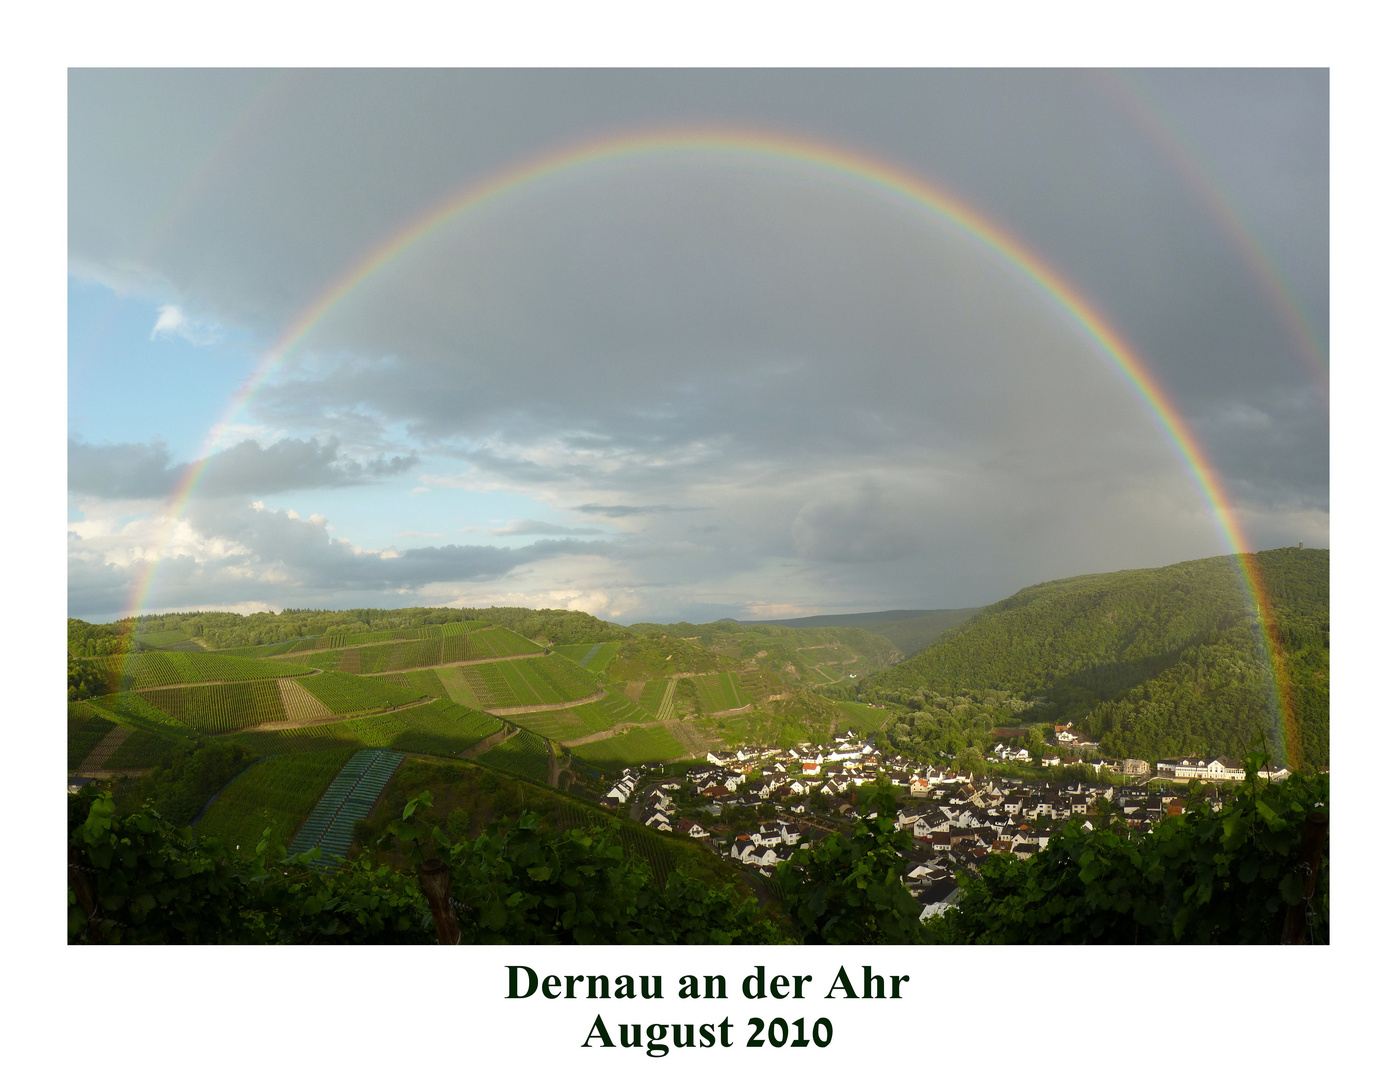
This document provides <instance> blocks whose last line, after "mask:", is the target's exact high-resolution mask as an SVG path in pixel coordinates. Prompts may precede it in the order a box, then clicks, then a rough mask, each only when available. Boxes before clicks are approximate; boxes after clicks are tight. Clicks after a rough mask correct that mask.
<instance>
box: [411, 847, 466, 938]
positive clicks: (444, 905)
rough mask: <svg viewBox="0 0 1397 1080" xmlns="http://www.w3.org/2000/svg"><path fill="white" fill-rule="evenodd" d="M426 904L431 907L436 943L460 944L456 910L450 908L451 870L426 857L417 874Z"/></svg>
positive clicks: (441, 863)
mask: <svg viewBox="0 0 1397 1080" xmlns="http://www.w3.org/2000/svg"><path fill="white" fill-rule="evenodd" d="M418 878H419V880H420V881H421V882H422V892H423V893H424V894H426V897H427V906H428V907H430V908H431V909H432V922H434V923H436V927H437V944H438V945H459V944H461V927H460V924H459V923H457V922H456V912H454V911H453V910H452V909H451V871H450V870H449V869H448V868H447V865H446V863H444V862H442V861H441V860H440V859H428V860H427V861H426V862H424V863H423V864H422V872H421V873H420V874H419V875H418Z"/></svg>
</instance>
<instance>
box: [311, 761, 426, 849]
mask: <svg viewBox="0 0 1397 1080" xmlns="http://www.w3.org/2000/svg"><path fill="white" fill-rule="evenodd" d="M402 760H403V755H402V754H398V753H394V752H393V751H392V750H361V751H359V752H358V753H356V754H354V755H353V756H352V757H350V759H349V760H348V761H347V762H345V764H344V767H343V768H342V769H341V770H340V771H339V773H338V774H337V775H336V776H335V778H334V779H333V780H331V781H330V785H329V787H327V788H326V789H325V793H324V794H323V795H321V797H320V799H319V800H318V801H317V802H316V804H315V808H314V809H313V810H311V812H310V814H309V816H307V818H306V822H305V824H304V825H302V826H301V828H300V831H299V832H297V833H296V838H295V839H294V840H293V841H292V842H291V843H290V844H289V845H287V850H288V851H289V852H290V853H292V854H296V853H298V852H303V851H310V850H312V849H313V848H319V849H320V851H321V855H320V857H319V858H317V859H316V860H315V865H318V866H327V865H331V864H333V862H334V857H335V856H340V857H341V858H342V857H343V856H345V855H347V854H348V853H349V845H350V843H351V841H352V839H353V826H354V822H356V821H358V820H360V819H362V818H366V817H368V815H369V811H370V810H371V809H372V807H373V804H374V802H375V801H376V800H377V799H378V796H379V794H380V793H382V791H383V788H384V785H385V784H387V783H388V780H389V778H390V777H392V775H393V772H394V770H395V769H397V767H398V766H399V765H400V764H402Z"/></svg>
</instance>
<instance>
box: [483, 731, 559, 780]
mask: <svg viewBox="0 0 1397 1080" xmlns="http://www.w3.org/2000/svg"><path fill="white" fill-rule="evenodd" d="M475 760H476V761H479V762H482V763H483V764H485V765H490V766H492V767H494V768H496V769H503V770H505V772H512V773H515V774H516V775H519V776H522V777H524V779H526V780H533V781H535V782H536V783H539V784H546V783H548V744H547V743H546V742H544V741H543V739H541V738H539V737H538V736H537V735H535V734H534V733H533V732H531V731H517V732H515V733H514V735H513V737H512V738H509V739H506V740H505V741H504V742H502V743H500V744H499V745H498V746H492V747H490V749H489V750H486V751H485V753H483V754H481V755H480V756H479V757H478V758H476V759H475Z"/></svg>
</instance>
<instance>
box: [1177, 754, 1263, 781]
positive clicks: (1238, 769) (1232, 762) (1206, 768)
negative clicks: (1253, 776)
mask: <svg viewBox="0 0 1397 1080" xmlns="http://www.w3.org/2000/svg"><path fill="white" fill-rule="evenodd" d="M1155 772H1156V773H1157V774H1158V775H1159V778H1160V779H1161V780H1244V779H1246V775H1247V770H1246V769H1245V768H1243V766H1242V763H1241V762H1240V761H1238V760H1237V759H1236V758H1230V757H1222V756H1221V755H1219V756H1218V757H1215V758H1201V757H1200V758H1186V757H1185V758H1174V759H1172V760H1170V759H1167V758H1165V759H1161V760H1160V761H1158V762H1156V763H1155Z"/></svg>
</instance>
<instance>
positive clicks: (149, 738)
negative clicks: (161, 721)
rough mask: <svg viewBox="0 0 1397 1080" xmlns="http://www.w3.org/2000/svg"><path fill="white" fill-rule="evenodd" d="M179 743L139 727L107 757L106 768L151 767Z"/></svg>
mask: <svg viewBox="0 0 1397 1080" xmlns="http://www.w3.org/2000/svg"><path fill="white" fill-rule="evenodd" d="M178 745H180V744H179V743H176V742H174V741H172V740H171V739H168V738H165V737H164V736H161V735H157V734H155V733H154V732H153V731H147V730H145V729H144V728H138V729H135V730H133V731H132V732H131V734H130V735H128V736H126V739H125V741H124V742H122V744H121V745H120V746H118V747H117V748H116V750H115V752H113V754H112V756H111V757H109V758H107V762H106V765H105V766H104V768H107V769H113V770H117V771H120V770H122V769H149V768H151V767H152V766H153V765H156V764H158V763H159V761H160V759H161V758H162V757H164V756H165V755H166V754H168V753H169V752H170V750H171V749H173V748H174V747H176V746H178Z"/></svg>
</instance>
